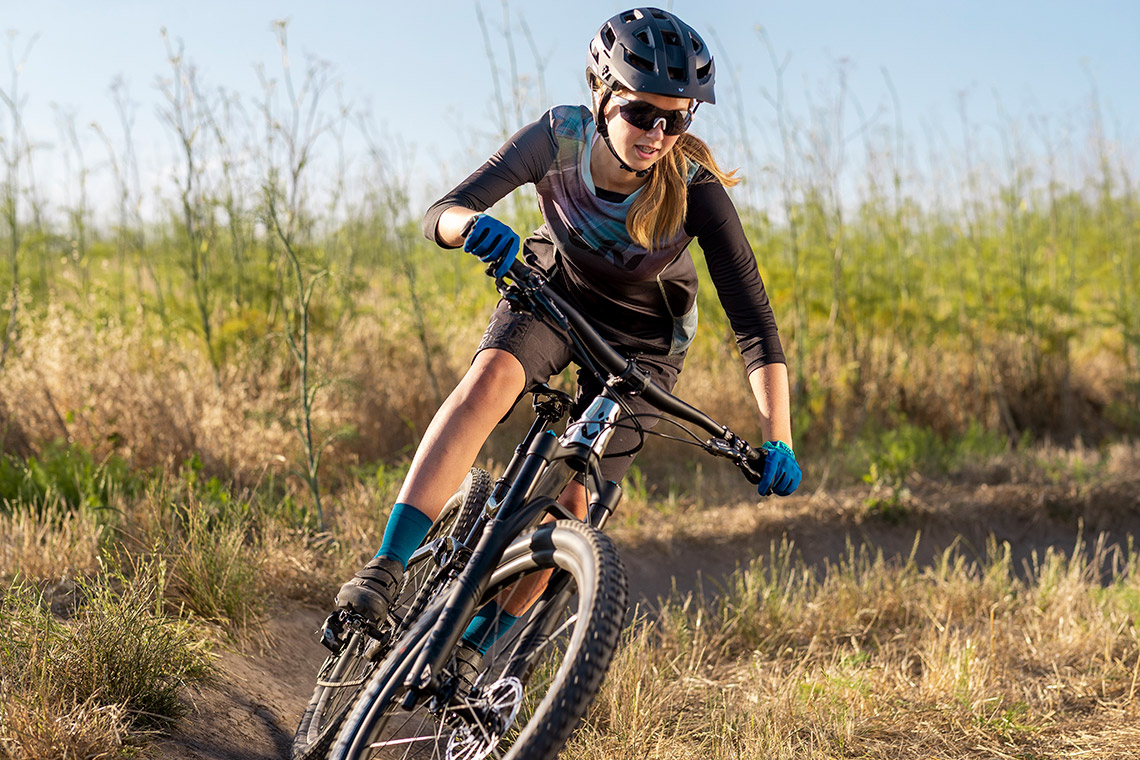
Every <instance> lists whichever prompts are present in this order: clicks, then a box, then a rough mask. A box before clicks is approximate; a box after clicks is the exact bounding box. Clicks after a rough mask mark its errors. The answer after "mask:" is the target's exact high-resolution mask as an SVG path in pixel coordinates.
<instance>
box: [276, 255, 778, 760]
mask: <svg viewBox="0 0 1140 760" xmlns="http://www.w3.org/2000/svg"><path fill="white" fill-rule="evenodd" d="M488 274H489V275H491V276H494V275H493V274H492V270H491V268H488ZM495 281H496V285H497V287H498V290H499V292H500V294H501V295H502V297H503V298H504V299H506V301H507V302H508V303H509V304H510V306H511V308H513V309H519V310H525V311H527V312H530V313H532V314H534V315H535V316H536V317H537V318H539V319H542V320H545V321H547V322H548V323H549V324H551V325H553V326H555V327H557V328H558V329H560V330H562V331H563V332H564V333H565V334H566V335H567V337H568V339H569V340H570V342H571V344H572V346H573V349H574V350H573V353H574V359H575V362H576V363H577V364H578V365H579V366H580V367H582V368H584V369H586V370H587V371H589V372H592V373H594V374H595V375H596V376H597V377H598V378H599V379H601V380H602V381H603V386H604V388H603V391H602V392H601V393H600V394H599V395H598V396H597V397H595V398H594V399H593V400H592V401H591V402H590V404H589V406H588V407H587V408H586V409H585V411H583V412H582V413H581V414H580V415H578V416H577V417H576V418H575V419H572V420H571V421H570V422H569V424H568V425H567V426H566V428H565V432H564V433H562V434H561V435H557V434H555V433H554V432H553V427H554V426H555V424H556V423H558V422H559V421H560V420H562V419H564V418H565V417H566V416H567V413H568V411H569V410H570V408H571V399H570V397H569V396H568V395H566V394H565V393H562V392H561V391H557V390H554V389H551V388H549V387H546V386H543V387H541V388H538V389H536V390H535V391H534V410H535V419H534V422H533V423H532V425H531V426H530V429H529V431H528V432H527V434H526V436H524V439H523V441H522V442H521V443H520V444H519V446H518V447H517V448H516V449H515V453H514V456H513V457H512V459H511V461H510V463H509V464H508V465H507V467H506V469H505V471H504V472H503V474H502V476H500V477H499V478H498V479H497V480H496V481H495V482H494V484H493V485H491V486H488V484H489V482H490V477H489V476H487V475H486V474H485V473H483V472H482V471H481V470H478V469H474V470H472V472H471V474H470V475H469V477H468V479H467V481H466V482H465V483H464V486H463V487H462V488H461V489H460V490H459V492H458V493H457V494H456V495H455V496H454V497H452V499H451V500H450V501H449V502H448V507H447V508H446V509H445V511H444V515H443V516H442V517H441V519H440V520H439V521H437V523H436V524H435V526H433V533H432V534H431V535H429V537H428V538H427V539H426V540H425V542H424V544H423V545H422V546H421V547H420V549H419V550H418V551H417V552H416V553H415V554H414V555H413V557H412V559H411V561H410V562H409V565H408V573H407V578H408V579H409V580H408V583H407V585H406V587H405V590H404V592H403V593H402V594H401V596H400V601H399V602H398V603H397V604H395V605H393V610H394V611H393V612H392V613H390V614H389V616H388V619H387V620H385V621H383V623H382V624H381V625H372V624H370V623H368V622H367V621H365V620H363V619H362V618H360V617H359V616H356V615H353V614H352V613H348V612H345V611H338V612H336V613H334V614H333V615H332V616H330V618H329V620H328V621H327V622H326V625H325V629H324V631H323V633H322V640H323V642H324V643H325V644H326V646H328V647H329V648H330V649H331V650H332V652H333V654H332V656H331V657H330V658H329V659H328V661H327V662H326V663H325V666H324V667H323V668H322V670H321V674H320V675H319V676H318V685H317V688H316V690H315V691H314V696H313V700H312V701H311V702H310V705H309V708H308V709H307V710H306V713H305V716H304V718H303V719H302V721H301V726H300V727H299V729H298V732H297V740H296V741H295V744H294V757H295V758H316V757H323V756H324V754H325V752H326V749H327V751H328V755H327V756H328V757H329V758H335V759H336V760H360V759H361V758H440V759H444V758H446V760H483V758H488V757H494V758H506V759H507V760H522V758H526V759H527V760H550V759H551V758H554V757H555V756H556V755H557V754H558V752H559V751H560V750H561V749H562V747H563V746H564V745H565V742H566V740H567V739H568V738H569V736H570V734H571V733H572V732H573V731H574V729H575V728H576V727H577V726H578V724H579V723H580V721H581V719H582V717H583V716H584V714H585V712H586V709H587V708H588V707H589V704H590V702H591V701H592V700H593V698H594V696H595V694H596V693H597V691H598V689H599V688H600V687H601V683H602V680H603V678H604V676H605V673H606V671H607V669H608V668H609V664H610V661H611V659H612V658H613V654H614V651H615V650H616V648H617V645H618V639H619V636H620V633H621V629H622V626H623V624H624V622H625V616H626V613H627V597H628V591H627V581H626V575H625V570H624V568H623V566H622V563H621V559H620V557H619V556H618V552H617V550H616V548H615V547H614V545H613V543H612V542H611V541H610V539H609V538H608V537H607V536H606V535H605V534H604V533H602V532H601V529H602V528H603V527H604V525H605V524H606V521H607V520H608V518H609V516H610V515H611V514H612V513H613V511H614V509H615V508H616V506H617V504H618V501H619V500H620V498H621V487H620V486H619V485H618V484H617V483H614V482H612V481H607V480H605V479H604V478H603V477H602V475H601V474H600V470H599V465H600V462H601V459H602V458H603V457H604V456H605V455H606V453H607V444H608V443H609V440H610V438H611V437H612V435H613V432H614V430H615V429H616V428H617V427H618V426H631V427H633V428H635V429H637V430H639V431H640V432H641V433H642V435H641V440H642V442H644V439H645V436H646V435H647V434H648V433H650V432H652V434H654V435H660V436H663V437H668V438H671V439H673V440H676V441H683V442H686V443H690V444H692V445H695V446H697V447H699V448H701V449H703V450H705V451H706V452H708V453H709V454H712V455H715V456H720V457H726V458H728V459H730V460H731V461H733V462H734V463H735V464H736V465H737V466H738V467H740V469H741V470H742V472H743V473H744V475H745V477H747V478H748V479H749V480H750V481H752V482H753V483H755V482H758V481H759V479H760V474H761V472H762V470H763V452H762V451H761V450H757V449H754V448H752V446H750V445H749V444H748V442H747V441H746V440H744V439H743V438H741V437H740V436H738V435H736V434H735V433H733V432H732V431H731V430H730V429H729V428H728V427H726V426H724V425H721V424H719V423H717V422H716V421H714V420H713V419H712V418H710V417H709V416H708V415H706V414H705V413H704V412H701V411H700V410H698V409H696V408H694V407H692V406H690V405H689V404H687V403H685V402H684V401H682V400H681V399H679V398H677V397H676V396H674V395H672V394H671V393H669V392H667V391H665V390H664V389H662V388H661V387H659V386H658V385H656V384H654V383H653V382H652V381H651V380H650V379H649V376H648V375H647V374H646V373H645V372H644V371H643V370H642V369H640V368H639V367H638V366H637V364H636V362H634V361H631V360H628V359H626V358H625V357H623V356H622V355H621V354H619V353H618V352H617V351H616V350H615V349H613V348H612V347H611V346H610V345H609V344H608V343H606V341H605V340H604V339H603V338H602V337H601V335H599V334H598V332H597V331H596V330H595V329H594V328H593V327H592V326H591V325H590V323H589V321H588V320H587V318H586V317H585V316H584V315H582V314H581V313H579V312H578V311H577V310H576V309H575V308H573V307H572V306H571V305H570V304H569V303H567V302H566V301H565V299H563V298H562V297H561V296H560V295H559V294H558V293H557V292H556V291H555V290H554V289H553V288H552V287H551V286H550V285H549V283H548V282H547V280H546V278H545V276H544V275H543V273H541V272H539V271H537V270H534V269H532V268H530V267H529V266H528V265H527V264H525V263H523V262H522V261H515V262H514V264H513V265H512V266H511V268H510V269H509V271H508V272H506V273H505V274H503V275H502V276H501V277H498V278H496V280H495ZM635 396H640V397H642V398H643V399H645V400H646V401H648V402H649V403H650V404H651V405H652V406H653V407H654V408H656V409H658V410H660V414H657V415H655V416H659V417H661V418H662V419H668V420H669V421H670V422H671V423H672V424H673V425H675V426H676V427H677V429H678V430H680V431H681V432H682V433H684V436H683V437H682V436H681V435H670V434H666V433H662V432H659V431H656V430H653V431H647V430H645V429H644V428H643V426H642V424H641V420H640V419H639V415H638V414H635V413H633V412H632V411H631V410H630V408H629V399H631V398H633V397H635ZM664 415H668V418H666V417H665V416H664ZM688 426H692V427H695V428H698V429H699V430H700V431H702V432H703V433H704V434H705V435H707V436H708V437H705V436H702V435H700V434H698V433H697V432H695V431H694V430H692V429H691V428H690V427H688ZM628 453H629V452H621V454H622V455H625V454H628ZM575 477H582V478H583V479H584V481H585V485H586V489H587V493H588V494H589V499H588V501H589V508H588V515H587V518H586V519H585V520H580V519H577V518H576V517H575V516H574V515H573V514H571V513H570V512H569V511H568V510H567V509H566V508H565V507H563V505H562V504H560V503H559V502H558V500H557V499H558V496H559V495H560V494H561V493H562V492H563V490H564V489H565V488H566V487H567V485H568V484H569V483H570V481H571V480H572V479H573V478H575ZM489 610H490V611H495V612H497V613H499V614H501V613H502V612H503V611H506V612H507V613H509V616H510V617H509V619H512V620H513V621H514V622H513V624H512V625H510V626H509V627H507V630H506V632H505V633H504V634H502V635H501V637H500V638H498V640H497V641H495V643H494V644H493V645H492V646H491V647H490V649H489V650H488V651H487V652H486V654H485V655H483V656H482V657H478V658H477V657H473V656H472V654H471V649H470V646H469V645H468V644H466V643H465V642H464V641H462V640H461V639H462V637H463V634H464V631H465V630H467V627H468V623H469V622H470V621H471V620H472V619H473V618H474V617H475V616H476V615H484V616H486V615H488V614H489V613H488V611H489ZM493 622H494V624H495V625H498V623H499V622H500V621H498V620H495V621H493ZM504 627H506V626H504ZM334 734H335V740H334V738H333V735H334Z"/></svg>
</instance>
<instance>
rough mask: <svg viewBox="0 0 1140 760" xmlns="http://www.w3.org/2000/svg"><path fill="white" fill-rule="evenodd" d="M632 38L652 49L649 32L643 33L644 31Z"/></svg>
mask: <svg viewBox="0 0 1140 760" xmlns="http://www.w3.org/2000/svg"><path fill="white" fill-rule="evenodd" d="M633 36H634V37H636V38H637V39H638V40H639V41H640V42H641V44H643V45H648V46H649V47H653V40H651V39H649V32H647V31H645V30H644V29H642V30H641V31H640V32H638V33H637V34H635V35H633Z"/></svg>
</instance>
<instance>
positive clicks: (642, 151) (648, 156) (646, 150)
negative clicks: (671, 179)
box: [633, 145, 661, 161]
mask: <svg viewBox="0 0 1140 760" xmlns="http://www.w3.org/2000/svg"><path fill="white" fill-rule="evenodd" d="M633 150H634V152H635V153H636V154H637V157H638V158H640V159H642V160H643V161H652V160H654V159H655V158H657V154H658V153H660V152H661V149H660V148H651V147H649V146H645V145H634V146H633Z"/></svg>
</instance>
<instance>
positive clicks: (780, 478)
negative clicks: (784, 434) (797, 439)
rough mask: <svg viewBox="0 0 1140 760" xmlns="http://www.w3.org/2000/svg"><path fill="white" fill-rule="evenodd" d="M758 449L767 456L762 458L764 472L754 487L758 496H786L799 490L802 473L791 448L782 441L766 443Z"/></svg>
mask: <svg viewBox="0 0 1140 760" xmlns="http://www.w3.org/2000/svg"><path fill="white" fill-rule="evenodd" d="M760 448H761V449H763V450H764V452H765V453H766V454H767V456H765V457H764V472H763V473H762V474H761V476H760V482H759V483H758V484H757V485H756V490H757V491H759V492H760V495H761V496H767V495H768V494H770V493H774V494H776V495H777V496H787V495H788V494H790V493H792V492H793V491H795V490H796V489H797V488H799V487H800V478H801V477H803V473H802V472H800V466H799V464H797V463H796V455H795V453H794V452H793V451H792V449H791V447H790V446H788V444H786V443H784V442H783V441H768V442H767V443H765V444H764V445H763V446H761V447H760Z"/></svg>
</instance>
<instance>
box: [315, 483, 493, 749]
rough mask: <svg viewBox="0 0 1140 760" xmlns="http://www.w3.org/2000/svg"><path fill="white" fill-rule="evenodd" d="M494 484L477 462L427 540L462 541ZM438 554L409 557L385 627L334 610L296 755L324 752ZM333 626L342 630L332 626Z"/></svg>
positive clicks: (426, 579) (432, 571) (436, 566)
mask: <svg viewBox="0 0 1140 760" xmlns="http://www.w3.org/2000/svg"><path fill="white" fill-rule="evenodd" d="M491 486H492V483H491V478H490V476H489V475H488V474H487V473H486V472H484V471H483V470H481V469H479V468H472V469H471V471H470V472H469V473H468V475H467V478H466V479H465V480H464V481H463V485H462V486H460V488H459V490H458V491H456V492H455V494H453V495H452V497H451V498H450V499H448V501H447V504H445V505H444V508H443V510H442V511H441V512H440V516H439V518H438V519H437V520H436V521H435V523H434V524H433V525H432V527H431V530H430V531H429V532H428V535H427V538H425V539H424V546H427V545H430V544H431V543H432V542H434V541H436V540H437V539H439V538H443V537H448V536H450V537H452V538H454V539H455V540H456V541H463V540H464V539H465V538H466V537H467V535H468V534H469V533H470V532H471V528H472V527H473V526H474V524H475V521H476V520H477V519H478V518H479V515H480V514H481V513H482V511H483V507H484V505H485V504H486V503H487V497H488V496H490V494H491ZM439 556H440V555H438V554H432V553H425V555H424V556H423V557H420V558H418V559H416V560H414V561H413V562H411V563H409V567H408V572H407V573H406V574H405V576H404V583H403V586H402V587H401V589H400V593H399V595H398V596H397V597H396V600H395V603H394V604H393V605H392V611H391V613H390V615H389V620H388V621H387V622H386V623H385V625H384V626H382V627H381V628H379V629H377V628H376V627H375V626H371V625H369V624H368V623H367V621H365V620H364V619H363V618H361V617H360V616H358V615H354V614H351V613H348V612H345V611H343V610H338V611H337V612H334V613H333V615H332V616H330V618H329V621H328V623H326V632H325V636H326V639H328V637H329V636H330V635H331V636H332V637H333V639H334V640H335V641H336V642H337V649H336V650H335V651H334V653H333V654H332V655H330V656H329V657H328V658H327V659H326V660H325V662H324V664H323V665H322V666H321V669H320V671H319V672H318V673H317V686H316V688H315V689H314V690H313V696H312V698H311V699H310V700H309V704H308V706H307V707H306V708H305V713H304V714H303V715H302V716H301V722H300V724H299V725H298V726H297V732H296V734H295V735H294V738H293V758H294V760H316V759H317V758H324V757H325V755H326V753H327V752H328V749H329V746H330V745H331V744H332V740H333V738H334V737H335V736H336V732H337V729H339V728H340V724H341V722H342V721H343V720H344V716H345V715H346V714H347V712H348V708H349V707H350V706H351V705H352V703H353V701H354V700H355V699H356V697H357V695H358V694H359V692H360V690H361V689H363V688H364V686H365V684H367V682H368V679H369V677H370V676H371V675H372V673H373V671H374V670H375V669H376V667H377V665H378V664H379V663H380V662H381V661H382V660H383V658H384V655H385V654H386V653H387V651H388V649H389V647H390V644H391V638H392V634H393V633H394V632H395V631H396V630H398V629H402V628H404V627H406V626H401V624H402V623H403V621H404V620H405V618H406V617H407V615H408V614H409V611H410V608H411V607H412V605H413V602H414V600H416V599H417V598H419V599H420V602H419V606H420V608H421V609H422V606H423V604H424V603H425V602H426V601H427V600H428V597H426V596H424V597H420V596H419V594H420V591H421V589H423V587H424V584H426V583H428V582H429V581H430V580H431V579H432V578H433V576H434V575H435V574H436V571H438V570H439V564H438V563H437V562H436V561H435V560H436V559H437V558H438V557H439ZM330 626H331V627H333V628H335V629H337V630H335V631H330Z"/></svg>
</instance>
